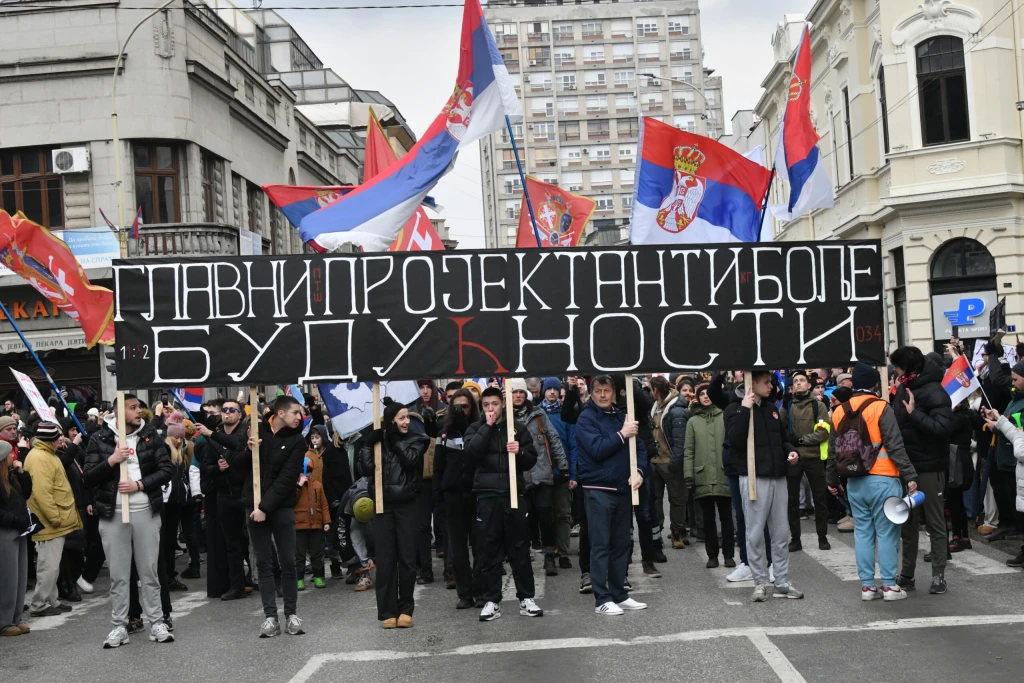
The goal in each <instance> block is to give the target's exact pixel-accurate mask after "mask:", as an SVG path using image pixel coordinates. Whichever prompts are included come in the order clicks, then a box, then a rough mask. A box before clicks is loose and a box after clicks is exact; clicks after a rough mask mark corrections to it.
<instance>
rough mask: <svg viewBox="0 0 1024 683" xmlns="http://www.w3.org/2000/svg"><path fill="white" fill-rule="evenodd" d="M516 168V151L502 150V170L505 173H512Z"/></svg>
mask: <svg viewBox="0 0 1024 683" xmlns="http://www.w3.org/2000/svg"><path fill="white" fill-rule="evenodd" d="M515 167H516V154H515V150H511V149H503V150H501V168H502V169H503V170H505V171H511V170H512V169H513V168H515Z"/></svg>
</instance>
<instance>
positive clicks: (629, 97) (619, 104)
mask: <svg viewBox="0 0 1024 683" xmlns="http://www.w3.org/2000/svg"><path fill="white" fill-rule="evenodd" d="M615 111H617V112H624V111H626V112H635V111H636V95H634V94H633V93H623V94H620V95H616V96H615Z"/></svg>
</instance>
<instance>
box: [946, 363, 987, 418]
mask: <svg viewBox="0 0 1024 683" xmlns="http://www.w3.org/2000/svg"><path fill="white" fill-rule="evenodd" d="M942 386H943V388H944V389H945V390H946V393H947V394H949V400H950V401H951V402H952V403H953V405H954V406H955V405H956V404H958V403H960V402H961V401H963V400H964V399H966V398H968V397H969V396H970V395H971V394H973V393H974V392H975V391H976V390H978V389H980V388H981V382H979V381H978V378H977V376H976V375H975V374H974V370H972V369H971V364H970V363H968V362H967V356H957V359H956V360H955V361H953V364H952V365H950V366H949V370H946V374H945V376H943V378H942Z"/></svg>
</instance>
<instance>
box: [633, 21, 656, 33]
mask: <svg viewBox="0 0 1024 683" xmlns="http://www.w3.org/2000/svg"><path fill="white" fill-rule="evenodd" d="M636 35H637V37H638V38H642V37H644V36H656V35H658V20H657V19H654V18H645V19H637V20H636Z"/></svg>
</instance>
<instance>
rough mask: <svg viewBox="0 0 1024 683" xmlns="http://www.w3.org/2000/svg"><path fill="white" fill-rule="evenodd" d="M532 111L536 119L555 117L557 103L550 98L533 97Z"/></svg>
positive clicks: (531, 101)
mask: <svg viewBox="0 0 1024 683" xmlns="http://www.w3.org/2000/svg"><path fill="white" fill-rule="evenodd" d="M530 111H532V112H533V116H534V117H545V116H554V115H555V103H554V100H552V99H551V98H550V97H531V98H530Z"/></svg>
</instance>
